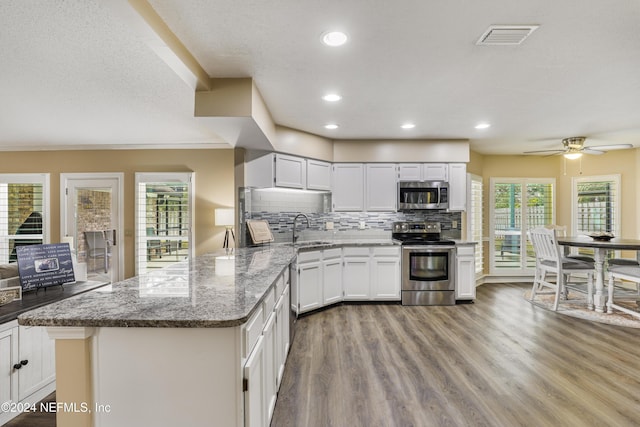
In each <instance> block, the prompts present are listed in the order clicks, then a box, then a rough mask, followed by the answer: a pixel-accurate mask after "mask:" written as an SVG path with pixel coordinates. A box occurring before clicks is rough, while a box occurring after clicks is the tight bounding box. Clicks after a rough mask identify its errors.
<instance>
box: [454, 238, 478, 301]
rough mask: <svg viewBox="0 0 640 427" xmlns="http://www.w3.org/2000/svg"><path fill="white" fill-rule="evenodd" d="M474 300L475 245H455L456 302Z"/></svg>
mask: <svg viewBox="0 0 640 427" xmlns="http://www.w3.org/2000/svg"><path fill="white" fill-rule="evenodd" d="M475 298H476V268H475V244H457V245H456V300H473V299H475Z"/></svg>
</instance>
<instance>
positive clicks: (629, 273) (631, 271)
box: [607, 265, 640, 318]
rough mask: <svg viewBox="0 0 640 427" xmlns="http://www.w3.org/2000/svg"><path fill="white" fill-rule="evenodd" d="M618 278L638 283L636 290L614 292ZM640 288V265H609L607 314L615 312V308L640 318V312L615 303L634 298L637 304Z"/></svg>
mask: <svg viewBox="0 0 640 427" xmlns="http://www.w3.org/2000/svg"><path fill="white" fill-rule="evenodd" d="M616 280H628V281H630V282H634V283H636V292H635V293H631V292H626V293H616V292H614V288H615V281H616ZM638 289H640V266H638V265H610V266H609V289H608V290H609V298H608V300H607V314H613V310H614V309H616V310H618V311H622V312H623V313H627V314H630V315H632V316H635V317H638V318H640V312H638V311H636V310H632V309H630V308H627V307H623V306H621V305H619V304H616V303H615V300H616V299H617V300H618V301H620V300H632V301H634V302H635V303H636V304H637V303H638V300H639V298H640V295H639V293H638Z"/></svg>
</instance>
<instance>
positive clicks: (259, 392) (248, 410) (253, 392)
mask: <svg viewBox="0 0 640 427" xmlns="http://www.w3.org/2000/svg"><path fill="white" fill-rule="evenodd" d="M244 382H245V384H247V389H246V390H245V391H244V425H245V427H266V426H267V425H268V424H265V418H264V416H265V413H266V411H265V400H266V399H265V391H264V390H265V387H264V336H260V337H259V338H258V341H257V342H256V345H255V347H254V348H253V351H252V352H251V355H250V356H249V358H248V359H247V362H246V363H245V365H244Z"/></svg>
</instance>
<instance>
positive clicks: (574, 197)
mask: <svg viewBox="0 0 640 427" xmlns="http://www.w3.org/2000/svg"><path fill="white" fill-rule="evenodd" d="M603 181H612V182H614V183H615V185H616V195H615V201H614V203H615V209H614V218H613V220H614V227H615V228H614V229H613V231H612V233H613V234H614V235H615V236H620V230H621V228H620V227H621V226H622V224H621V221H622V203H621V197H620V194H621V193H622V186H621V181H622V179H621V176H620V174H614V175H594V176H574V177H572V178H571V234H572V235H573V236H575V235H577V234H578V221H577V220H576V218H577V216H578V184H579V183H583V182H603Z"/></svg>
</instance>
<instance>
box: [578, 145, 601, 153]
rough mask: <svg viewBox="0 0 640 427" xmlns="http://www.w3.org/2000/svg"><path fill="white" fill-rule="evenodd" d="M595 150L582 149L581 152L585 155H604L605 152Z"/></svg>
mask: <svg viewBox="0 0 640 427" xmlns="http://www.w3.org/2000/svg"><path fill="white" fill-rule="evenodd" d="M594 148H595V147H589V148H584V149H582V150H580V151H581V152H583V153H585V154H604V151H600V150H594ZM598 148H600V147H598Z"/></svg>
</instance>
